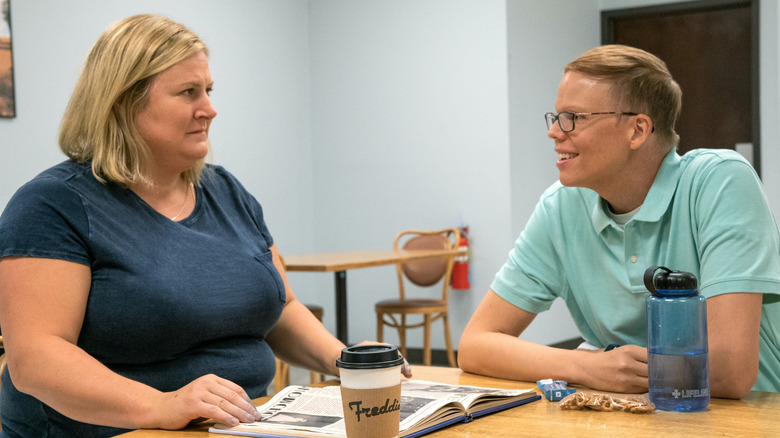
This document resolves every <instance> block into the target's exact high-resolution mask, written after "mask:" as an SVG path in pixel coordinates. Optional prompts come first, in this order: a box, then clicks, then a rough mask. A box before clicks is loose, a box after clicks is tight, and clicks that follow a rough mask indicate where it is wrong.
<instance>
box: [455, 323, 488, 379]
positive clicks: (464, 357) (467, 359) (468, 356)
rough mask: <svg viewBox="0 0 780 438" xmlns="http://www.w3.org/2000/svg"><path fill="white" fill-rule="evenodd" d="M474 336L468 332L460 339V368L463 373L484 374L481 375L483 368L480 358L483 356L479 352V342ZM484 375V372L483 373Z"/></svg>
mask: <svg viewBox="0 0 780 438" xmlns="http://www.w3.org/2000/svg"><path fill="white" fill-rule="evenodd" d="M473 338H474V336H473V335H472V334H470V333H469V332H468V330H466V331H465V332H463V335H462V336H461V338H460V343H459V344H458V367H459V368H460V369H462V370H463V371H466V372H469V373H474V374H482V373H480V371H482V370H481V367H480V364H479V357H480V355H481V353H480V351H479V342H478V341H474V339H473ZM483 373H484V371H483Z"/></svg>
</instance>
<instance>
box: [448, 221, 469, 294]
mask: <svg viewBox="0 0 780 438" xmlns="http://www.w3.org/2000/svg"><path fill="white" fill-rule="evenodd" d="M468 232H469V227H463V228H461V229H460V243H459V244H458V249H459V250H461V251H466V254H464V255H459V256H457V257H455V263H454V264H453V265H452V288H453V289H468V288H470V287H471V285H470V283H469V280H470V278H469V277H470V275H469V255H470V254H471V250H469V238H468Z"/></svg>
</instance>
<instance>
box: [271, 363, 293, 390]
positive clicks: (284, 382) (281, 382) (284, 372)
mask: <svg viewBox="0 0 780 438" xmlns="http://www.w3.org/2000/svg"><path fill="white" fill-rule="evenodd" d="M288 386H290V365H288V364H287V362H284V361H281V360H279V359H276V375H274V392H275V393H278V392H279V391H281V390H282V389H284V388H286V387H288Z"/></svg>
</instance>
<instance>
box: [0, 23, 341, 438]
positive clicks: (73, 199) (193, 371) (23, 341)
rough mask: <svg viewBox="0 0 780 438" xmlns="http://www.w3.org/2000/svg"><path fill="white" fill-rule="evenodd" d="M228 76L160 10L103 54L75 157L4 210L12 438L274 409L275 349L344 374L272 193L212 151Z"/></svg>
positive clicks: (97, 55) (76, 105) (113, 34)
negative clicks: (221, 79) (293, 281)
mask: <svg viewBox="0 0 780 438" xmlns="http://www.w3.org/2000/svg"><path fill="white" fill-rule="evenodd" d="M212 84H213V82H212V78H211V75H210V72H209V65H208V50H207V48H206V46H205V45H204V43H203V42H202V41H201V40H200V39H199V38H198V36H197V35H195V34H194V33H192V32H191V31H190V30H188V29H187V28H185V27H184V26H182V25H180V24H178V23H176V22H173V21H171V20H168V19H166V18H163V17H159V16H153V15H138V16H133V17H129V18H126V19H124V20H122V21H120V22H118V23H116V24H114V25H112V26H111V27H109V28H108V29H107V30H106V31H105V33H104V34H103V35H102V36H101V37H100V39H99V40H98V41H97V43H96V44H95V46H94V48H93V49H92V51H91V53H90V54H89V57H88V59H87V61H86V64H85V66H84V70H83V72H82V74H81V77H80V79H79V81H78V83H77V85H76V88H75V91H74V93H73V96H72V98H71V101H70V104H69V105H68V108H67V110H66V112H65V115H64V118H63V122H62V127H61V133H60V147H61V149H62V150H63V152H64V153H65V154H66V155H67V156H68V157H69V159H68V160H67V161H65V162H63V163H61V164H59V165H56V166H54V167H52V168H50V169H48V170H46V171H44V172H43V173H41V174H40V175H38V176H37V177H35V178H34V179H33V180H32V181H30V182H29V183H27V184H26V185H24V186H23V187H22V188H21V189H19V191H18V192H17V194H16V195H15V196H14V197H13V199H12V200H11V201H10V202H9V204H8V206H7V208H6V210H5V211H4V213H3V215H2V217H0V278H2V281H0V321H1V323H2V330H3V339H4V341H5V348H6V351H7V357H8V367H7V371H6V372H4V373H3V376H2V394H1V396H0V397H1V398H2V409H1V410H0V413H1V415H2V432H3V434H4V436H23V437H32V436H49V437H55V436H63V437H64V436H68V437H74V436H113V435H115V434H117V433H120V432H122V431H123V430H125V429H134V428H164V429H177V428H182V427H185V426H186V425H187V424H189V423H190V422H192V421H196V420H198V419H201V418H206V417H208V418H213V419H215V420H217V421H220V422H224V423H227V424H234V425H235V424H238V423H239V422H249V421H255V420H257V419H258V414H257V411H256V410H255V408H254V406H253V405H252V403H251V401H250V399H251V398H255V397H259V396H262V395H264V394H265V391H266V387H267V386H268V384H269V383H270V382H271V381H272V380H273V375H274V369H275V368H274V354H276V355H278V356H280V357H281V358H283V359H285V360H287V361H289V362H291V363H293V364H296V365H300V366H303V367H306V368H309V369H312V370H315V371H317V372H321V373H325V374H330V375H337V374H338V370H337V369H336V368H335V360H336V358H337V357H338V356H339V354H340V351H341V349H342V348H343V347H344V346H343V344H342V343H341V342H339V341H338V340H337V339H336V338H335V337H333V336H332V335H331V334H330V333H328V332H327V331H326V330H325V328H324V327H323V326H322V325H321V324H320V323H319V321H317V319H316V318H314V316H312V315H311V313H309V312H308V311H307V310H306V308H305V307H304V306H303V305H302V304H300V303H299V302H298V301H297V300H296V299H295V296H294V294H293V293H292V291H291V290H290V288H289V286H288V284H287V281H286V278H285V274H284V269H283V266H282V264H281V262H280V259H279V254H278V251H277V249H276V245H275V244H274V241H273V239H272V237H271V234H270V233H269V231H268V228H267V227H266V224H265V222H264V220H263V211H262V209H261V207H260V204H259V203H258V202H257V201H256V200H255V199H254V198H253V197H252V195H250V194H249V193H248V192H247V191H246V190H245V189H244V188H243V187H242V186H241V184H240V183H239V182H238V181H237V180H236V179H235V178H234V177H233V176H232V175H231V174H230V173H229V172H228V171H226V170H225V169H223V168H221V167H219V166H213V165H205V164H204V159H205V158H206V156H207V155H208V153H209V150H210V145H209V140H208V138H209V137H208V134H209V126H210V124H211V121H212V120H213V119H214V117H215V116H216V115H217V113H216V111H215V109H214V108H213V107H212V105H211V101H210V98H209V94H210V92H211V88H212ZM272 350H273V351H272Z"/></svg>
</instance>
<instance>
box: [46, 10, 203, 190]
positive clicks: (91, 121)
mask: <svg viewBox="0 0 780 438" xmlns="http://www.w3.org/2000/svg"><path fill="white" fill-rule="evenodd" d="M200 52H203V53H205V54H206V55H208V48H207V47H206V45H205V44H204V43H203V42H202V41H201V40H200V38H198V36H197V35H196V34H195V33H193V32H192V31H190V30H189V29H187V28H186V27H184V26H183V25H181V24H179V23H176V22H174V21H172V20H169V19H168V18H165V17H161V16H158V15H148V14H143V15H134V16H132V17H128V18H125V19H123V20H120V21H118V22H116V23H114V24H113V25H111V26H109V27H108V28H107V29H106V31H105V32H103V34H102V35H101V36H100V38H99V39H98V40H97V42H96V43H95V46H94V47H93V48H92V51H91V52H90V53H89V56H88V57H87V60H86V62H85V64H84V69H83V70H82V72H81V76H80V77H79V79H78V82H77V83H76V88H75V89H74V91H73V95H72V96H71V98H70V102H69V103H68V106H67V108H66V109H65V114H64V115H63V118H62V124H61V126H60V135H59V145H60V149H61V150H62V151H63V152H64V153H65V155H67V156H68V157H70V158H72V159H75V160H78V161H80V162H84V161H89V160H91V161H92V172H93V173H94V175H95V177H96V178H97V179H98V180H100V181H105V180H109V181H113V182H115V183H118V184H121V185H124V186H128V185H130V184H133V183H139V182H145V183H150V182H151V181H150V180H149V174H150V170H151V168H152V167H153V165H154V163H153V162H152V159H151V154H150V152H149V149H148V147H147V145H146V143H145V142H144V140H143V139H142V138H141V135H140V134H139V132H138V129H137V126H136V116H137V115H138V113H139V112H140V111H141V110H142V109H143V108H144V107H145V106H146V105H147V104H148V102H149V90H150V88H151V85H152V83H153V82H154V80H155V79H156V78H157V76H158V75H159V74H160V73H161V72H163V71H164V70H166V69H168V68H169V67H171V66H173V65H175V64H177V63H179V62H181V61H183V60H185V59H187V58H189V57H191V56H193V55H195V54H197V53H200ZM204 166H205V160H204V159H202V160H200V161H199V162H198V163H197V164H196V165H195V166H194V167H193V168H192V169H189V170H188V171H186V172H184V174H183V178H184V179H185V180H186V181H189V182H193V183H196V184H197V183H198V182H199V181H200V174H201V171H202V170H203V167H204Z"/></svg>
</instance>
